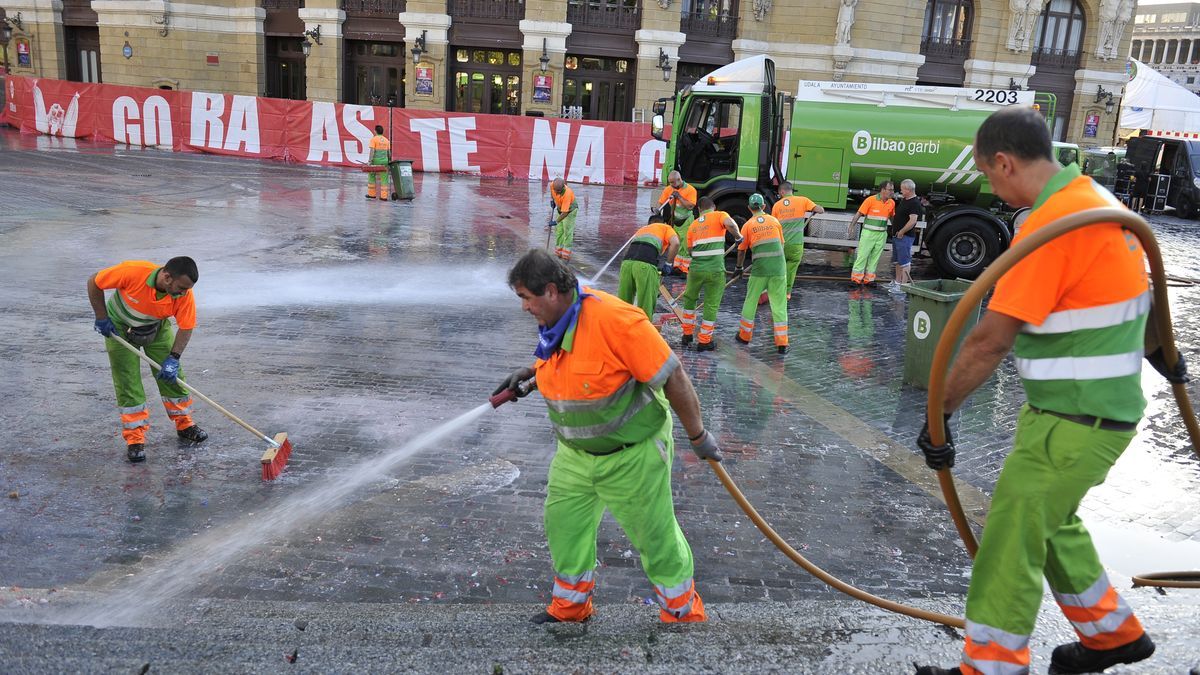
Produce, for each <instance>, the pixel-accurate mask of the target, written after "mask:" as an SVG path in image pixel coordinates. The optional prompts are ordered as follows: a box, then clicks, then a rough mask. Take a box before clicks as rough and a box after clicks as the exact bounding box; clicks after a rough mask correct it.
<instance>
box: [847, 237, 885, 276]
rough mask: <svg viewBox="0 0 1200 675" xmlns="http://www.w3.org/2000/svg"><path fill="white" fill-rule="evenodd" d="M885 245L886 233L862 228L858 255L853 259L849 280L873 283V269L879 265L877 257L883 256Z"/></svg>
mask: <svg viewBox="0 0 1200 675" xmlns="http://www.w3.org/2000/svg"><path fill="white" fill-rule="evenodd" d="M886 243H887V232H876V231H875V230H868V229H866V228H863V231H862V234H861V235H859V237H858V255H856V256H855V257H854V267H853V269H851V271H850V278H851V279H853V280H854V281H860V282H865V283H871V282H872V281H875V268H876V267H877V266H878V265H879V256H880V255H882V254H883V245H884V244H886Z"/></svg>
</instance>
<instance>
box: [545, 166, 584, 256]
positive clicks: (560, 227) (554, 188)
mask: <svg viewBox="0 0 1200 675" xmlns="http://www.w3.org/2000/svg"><path fill="white" fill-rule="evenodd" d="M550 208H551V212H552V213H553V214H554V215H551V216H550V223H549V226H550V227H552V228H557V229H556V230H555V232H554V255H556V256H558V257H559V258H562V259H563V260H567V261H570V260H571V253H572V251H571V247H572V246H573V245H574V244H575V217H576V216H578V215H579V202H578V201H576V200H575V191H574V190H572V189H571V188H569V187H567V181H565V180H563V179H562V178H555V179H554V182H552V183H551V184H550Z"/></svg>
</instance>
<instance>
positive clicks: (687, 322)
mask: <svg viewBox="0 0 1200 675" xmlns="http://www.w3.org/2000/svg"><path fill="white" fill-rule="evenodd" d="M695 332H696V310H694V309H685V310H683V334H684V335H691V334H693V333H695Z"/></svg>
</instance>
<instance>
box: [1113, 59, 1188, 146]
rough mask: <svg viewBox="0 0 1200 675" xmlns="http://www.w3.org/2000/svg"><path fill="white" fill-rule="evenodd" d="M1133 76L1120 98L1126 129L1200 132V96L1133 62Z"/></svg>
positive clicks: (1121, 122) (1123, 125)
mask: <svg viewBox="0 0 1200 675" xmlns="http://www.w3.org/2000/svg"><path fill="white" fill-rule="evenodd" d="M1131 61H1133V67H1134V77H1133V79H1132V80H1130V81H1129V84H1127V85H1125V97H1124V98H1122V99H1121V121H1120V126H1121V127H1122V128H1124V129H1153V130H1155V131H1184V132H1200V96H1196V95H1195V94H1193V93H1192V92H1190V91H1188V90H1187V89H1185V88H1183V87H1181V86H1179V85H1178V84H1176V83H1174V82H1172V81H1171V80H1170V79H1168V78H1167V77H1165V76H1163V75H1162V74H1160V73H1159V72H1158V71H1156V70H1154V69H1153V68H1151V67H1149V66H1147V65H1146V64H1144V63H1142V62H1140V61H1137V60H1135V59H1131Z"/></svg>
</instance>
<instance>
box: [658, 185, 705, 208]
mask: <svg viewBox="0 0 1200 675" xmlns="http://www.w3.org/2000/svg"><path fill="white" fill-rule="evenodd" d="M676 192H678V193H679V196H680V197H682V198H683V199H685V200H687V202H688V203H689V204H691V205H692V206H695V205H696V202H697V201H699V199H700V197H699V196H698V195H697V193H696V188H694V187H692V186H691V185H688V184H687V183H684V184H683V187H681V188H679V189H678V190H676V189H675V188H673V187H671V186H670V185H668V186H666V187H665V188H663V191H662V194H660V195H659V196H658V205H659V206H662V205H663V204H666V203H667V200H668V199H670V198H671V195H673V194H675V193H676Z"/></svg>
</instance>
